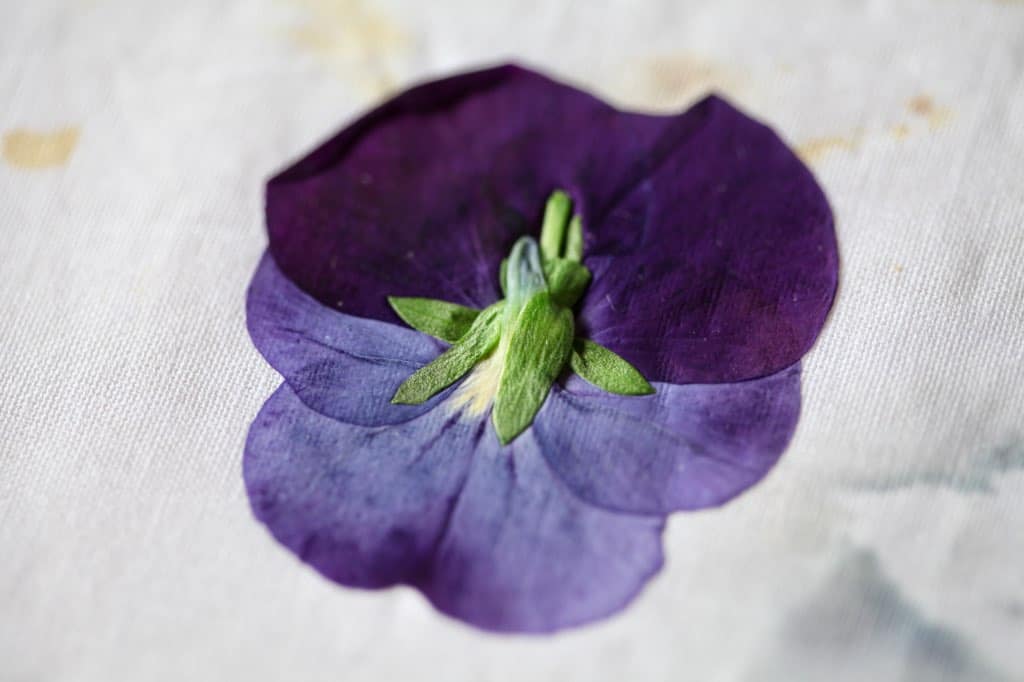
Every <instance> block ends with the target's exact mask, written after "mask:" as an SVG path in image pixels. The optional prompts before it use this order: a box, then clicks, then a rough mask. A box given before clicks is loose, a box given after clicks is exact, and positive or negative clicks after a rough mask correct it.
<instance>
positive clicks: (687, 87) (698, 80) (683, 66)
mask: <svg viewBox="0 0 1024 682" xmlns="http://www.w3.org/2000/svg"><path fill="white" fill-rule="evenodd" d="M746 82H747V79H746V78H745V77H744V76H743V75H741V74H740V73H739V72H737V71H736V70H735V69H732V68H730V67H727V66H725V65H722V64H719V63H716V62H713V61H710V60H708V59H703V58H701V57H697V56H694V55H690V54H675V55H660V56H656V57H650V58H647V59H645V60H643V61H642V62H641V63H639V64H638V65H636V66H630V68H629V69H628V71H627V72H626V73H625V74H624V82H623V85H622V87H621V90H622V92H623V93H624V94H625V95H626V99H628V100H629V101H630V104H633V105H635V106H648V107H653V108H659V109H660V108H666V109H678V108H679V107H681V106H683V105H686V104H690V103H692V102H693V101H695V100H697V99H698V98H700V97H702V96H704V95H707V94H710V93H711V92H718V93H722V94H725V95H734V94H736V93H737V92H738V91H741V90H743V88H744V87H745V86H746Z"/></svg>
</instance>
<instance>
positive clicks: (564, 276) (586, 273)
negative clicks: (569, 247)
mask: <svg viewBox="0 0 1024 682" xmlns="http://www.w3.org/2000/svg"><path fill="white" fill-rule="evenodd" d="M544 277H545V278H546V279H547V281H548V289H550V290H551V298H552V299H554V301H555V303H558V304H559V305H563V306H565V307H567V308H571V307H573V306H574V305H576V301H578V300H580V296H582V295H583V292H584V291H585V290H586V288H587V285H588V284H590V270H588V269H587V268H585V267H584V266H583V265H580V263H578V262H576V261H573V260H569V259H567V258H555V259H554V260H549V261H544Z"/></svg>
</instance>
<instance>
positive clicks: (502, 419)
mask: <svg viewBox="0 0 1024 682" xmlns="http://www.w3.org/2000/svg"><path fill="white" fill-rule="evenodd" d="M505 333H506V334H510V337H509V339H508V350H507V354H506V356H505V367H504V370H503V371H502V374H501V379H500V380H499V382H498V392H497V395H495V397H494V412H493V414H492V419H493V421H494V428H495V431H497V433H498V439H499V440H500V441H501V442H502V444H506V443H508V442H510V441H511V440H512V439H513V438H515V437H516V436H518V435H519V434H520V433H522V432H523V431H524V430H525V429H526V427H528V426H529V425H530V423H531V422H532V421H533V418H534V416H535V415H536V414H537V411H538V410H540V408H541V405H543V404H544V399H545V398H547V395H548V392H549V391H550V390H551V384H552V383H554V381H555V379H557V378H558V375H559V373H561V371H562V368H563V367H564V366H565V364H566V362H567V361H568V359H569V354H570V353H571V352H572V339H573V316H572V311H571V310H569V309H568V308H565V307H562V306H560V305H558V304H556V303H555V302H554V301H553V300H552V299H551V295H550V294H549V293H548V292H547V291H542V292H540V293H538V294H535V295H534V296H533V297H532V298H530V300H529V301H527V303H526V305H525V306H523V309H522V312H520V313H519V315H518V316H517V317H516V319H515V320H513V321H512V322H511V325H510V326H509V327H508V328H507V329H506V331H505Z"/></svg>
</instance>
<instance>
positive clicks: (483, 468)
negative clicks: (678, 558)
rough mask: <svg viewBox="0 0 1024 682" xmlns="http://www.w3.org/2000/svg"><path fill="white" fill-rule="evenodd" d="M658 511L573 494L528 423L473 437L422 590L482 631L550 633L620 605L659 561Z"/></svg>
mask: <svg viewBox="0 0 1024 682" xmlns="http://www.w3.org/2000/svg"><path fill="white" fill-rule="evenodd" d="M663 527H664V520H663V518H662V517H660V516H636V515H630V514H617V513H613V512H609V511H607V510H603V509H598V508H597V507H594V506H591V505H589V504H587V503H586V502H584V501H583V500H581V499H580V498H578V497H576V496H575V495H574V494H573V493H572V491H571V490H570V489H569V488H568V487H566V486H565V485H564V484H563V483H562V482H561V481H560V480H559V479H558V477H557V476H555V475H554V474H553V472H552V471H551V469H550V468H549V467H548V465H547V463H546V462H545V460H544V458H543V457H542V456H541V454H540V452H539V449H538V446H537V443H536V441H535V440H534V438H533V434H532V433H531V432H530V431H526V432H525V433H523V434H522V435H521V436H519V437H518V438H517V439H516V440H514V441H513V442H512V443H511V444H510V445H509V446H506V447H504V448H502V447H500V446H499V445H498V442H497V439H496V438H494V434H493V432H492V431H491V430H490V429H489V430H488V433H486V434H485V435H484V438H483V439H482V440H481V442H480V443H479V445H478V448H477V452H476V455H475V456H474V458H473V464H472V469H471V472H470V476H469V479H468V481H467V482H466V485H465V487H464V488H463V490H462V494H461V496H460V497H459V501H458V503H457V504H456V505H455V508H454V510H453V512H452V515H451V518H450V519H449V521H448V528H447V531H446V533H445V535H444V538H443V540H442V541H441V543H440V546H439V548H438V552H437V556H436V558H435V563H434V571H433V573H432V575H431V577H430V578H429V579H428V580H427V581H426V582H425V583H424V584H423V586H422V589H423V590H424V592H425V593H426V594H427V596H428V597H429V598H430V600H431V601H432V602H433V603H434V605H435V606H437V608H439V609H440V610H442V611H444V612H445V613H448V614H451V615H453V616H455V617H456V618H459V619H461V620H465V621H467V622H470V623H473V624H474V625H477V626H479V627H482V628H486V629H488V630H499V631H516V632H548V631H552V630H557V629H561V628H564V627H568V626H573V625H579V624H582V623H587V622H590V621H593V620H596V619H599V618H602V617H604V616H608V615H610V614H612V613H615V612H616V611H619V610H620V609H622V608H623V607H624V606H626V604H628V603H629V602H630V601H631V600H632V599H633V598H634V597H635V596H636V594H637V593H638V592H639V591H640V589H641V588H642V587H643V585H644V583H646V582H647V580H648V579H649V578H651V577H652V576H653V575H654V574H655V573H657V572H658V571H659V570H660V569H661V565H662V561H663V557H662V551H661V532H662V529H663Z"/></svg>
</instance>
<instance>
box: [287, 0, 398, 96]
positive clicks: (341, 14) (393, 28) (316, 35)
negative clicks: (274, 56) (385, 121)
mask: <svg viewBox="0 0 1024 682" xmlns="http://www.w3.org/2000/svg"><path fill="white" fill-rule="evenodd" d="M289 1H290V2H291V3H292V4H294V5H297V6H298V7H300V8H301V9H302V10H303V13H304V14H305V21H304V22H303V23H301V24H300V25H298V26H296V27H294V28H292V29H290V30H289V31H288V38H289V40H290V42H291V43H292V44H293V45H295V46H296V47H299V48H302V49H305V50H308V51H309V52H311V53H313V54H315V55H316V56H318V57H319V58H321V59H323V60H324V61H325V62H326V63H327V65H328V66H329V67H330V68H331V69H332V70H334V71H336V72H337V73H338V74H339V75H340V76H342V77H343V78H345V79H346V80H347V81H349V82H351V83H352V84H353V85H354V86H356V87H357V88H359V89H360V90H362V91H363V92H365V93H366V94H367V95H370V96H374V97H375V96H379V95H382V94H384V93H386V92H389V91H390V90H393V89H394V88H395V86H396V85H397V83H398V81H399V78H398V76H397V74H396V72H397V71H399V65H398V64H396V62H398V61H401V60H402V59H404V58H406V57H407V56H408V54H409V48H410V38H409V35H408V34H407V33H406V32H405V31H404V30H403V29H402V28H401V27H400V26H399V25H398V24H397V23H395V22H394V21H393V20H392V19H391V18H390V17H389V16H388V15H386V14H384V13H383V12H381V11H380V10H378V9H377V8H376V7H373V6H372V5H370V4H369V3H367V2H365V0H289Z"/></svg>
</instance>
